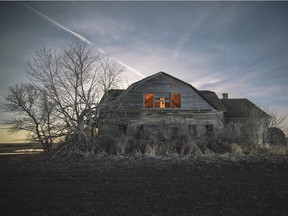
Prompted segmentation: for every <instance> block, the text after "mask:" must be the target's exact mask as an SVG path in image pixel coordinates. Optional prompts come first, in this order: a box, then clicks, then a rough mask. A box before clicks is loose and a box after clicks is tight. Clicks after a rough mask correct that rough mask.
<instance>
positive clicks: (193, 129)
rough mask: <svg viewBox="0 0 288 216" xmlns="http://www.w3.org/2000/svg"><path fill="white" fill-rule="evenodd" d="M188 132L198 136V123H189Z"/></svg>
mask: <svg viewBox="0 0 288 216" xmlns="http://www.w3.org/2000/svg"><path fill="white" fill-rule="evenodd" d="M188 133H189V136H191V137H195V136H197V125H188Z"/></svg>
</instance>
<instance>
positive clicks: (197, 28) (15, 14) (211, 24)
mask: <svg viewBox="0 0 288 216" xmlns="http://www.w3.org/2000/svg"><path fill="white" fill-rule="evenodd" d="M27 6H28V7H27ZM37 12H38V13H37ZM40 13H41V14H42V15H40ZM43 15H45V16H46V17H44V16H43ZM49 19H52V20H53V21H54V23H53V21H51V20H49ZM287 23H288V2H213V1H212V2H179V1H177V2H0V26H1V28H0V77H1V79H0V91H1V93H4V92H5V90H6V89H7V88H8V87H9V86H10V85H13V84H15V83H19V82H23V81H25V80H27V78H26V74H25V70H26V68H27V64H26V63H27V61H29V60H31V57H32V56H33V53H34V52H35V51H37V50H39V49H40V48H42V47H43V46H46V47H55V48H61V47H62V46H63V44H65V43H67V42H69V41H70V40H71V38H72V34H71V32H74V33H77V34H79V35H80V36H82V37H84V38H86V39H87V40H88V41H90V42H91V43H93V44H94V45H95V46H96V47H98V48H100V49H101V50H103V51H105V52H106V53H107V54H108V55H110V56H112V57H115V58H117V59H119V60H121V61H122V62H123V63H125V64H126V65H128V66H130V67H132V68H133V69H134V70H135V71H138V72H139V73H141V74H142V75H143V76H149V75H152V74H154V73H156V72H159V71H164V72H166V73H169V74H171V75H173V76H176V77H177V78H179V79H182V80H184V81H186V82H188V83H190V84H192V85H193V86H194V87H196V88H198V89H200V90H212V91H215V92H216V93H217V94H218V96H219V97H221V94H222V93H223V92H228V93H229V97H230V98H248V99H250V100H251V101H252V102H254V103H256V104H257V105H259V106H270V107H272V108H277V109H278V110H279V111H280V112H281V113H283V114H285V115H288V96H287V93H288V85H287V83H288V25H287ZM64 28H66V30H65V29H64ZM69 31H70V32H69ZM135 71H134V72H133V71H131V70H128V69H127V71H126V73H125V75H126V76H127V77H128V81H129V83H130V84H131V83H132V82H134V81H137V80H139V79H141V78H143V76H140V75H139V74H137V72H135ZM5 115H6V114H3V113H1V115H0V119H4V118H5Z"/></svg>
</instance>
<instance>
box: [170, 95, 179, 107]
mask: <svg viewBox="0 0 288 216" xmlns="http://www.w3.org/2000/svg"><path fill="white" fill-rule="evenodd" d="M171 103H172V108H180V107H181V95H180V94H171Z"/></svg>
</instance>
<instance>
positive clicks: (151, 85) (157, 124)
mask: <svg viewBox="0 0 288 216" xmlns="http://www.w3.org/2000/svg"><path fill="white" fill-rule="evenodd" d="M147 93H152V94H153V95H154V97H164V98H169V95H170V94H173V93H175V94H176V93H177V94H181V108H144V94H147ZM112 107H113V108H112V109H110V110H112V112H109V114H108V116H106V119H105V121H106V126H108V127H109V129H108V130H106V132H107V133H108V134H109V135H111V134H113V135H116V136H117V135H119V132H120V131H123V128H125V135H128V136H134V135H135V134H137V132H138V131H139V128H141V130H143V131H144V132H145V133H149V131H151V130H152V131H153V130H158V129H161V131H166V132H167V134H169V133H171V131H173V130H177V133H178V134H183V135H184V134H189V127H190V128H191V127H193V128H194V129H197V136H201V135H203V134H205V132H206V131H205V127H206V126H209V125H210V126H211V125H213V129H214V131H215V130H217V129H221V128H223V112H222V111H219V110H216V108H215V107H213V106H212V105H211V104H210V103H209V102H208V101H206V99H204V98H203V97H202V96H201V95H200V94H199V93H198V91H197V90H196V89H194V88H193V87H192V86H190V85H189V84H187V83H185V82H182V81H180V80H178V79H176V78H173V77H171V76H169V75H167V74H165V73H158V74H156V75H155V76H151V77H149V78H147V79H143V80H142V81H139V82H137V83H135V84H132V85H131V86H130V87H129V88H128V89H127V90H126V91H124V92H123V93H122V94H121V95H119V96H118V97H117V98H116V99H115V100H114V102H113V106H112ZM108 127H106V129H107V128H108ZM157 128H158V129H157ZM103 131H105V130H103ZM120 133H121V132H120Z"/></svg>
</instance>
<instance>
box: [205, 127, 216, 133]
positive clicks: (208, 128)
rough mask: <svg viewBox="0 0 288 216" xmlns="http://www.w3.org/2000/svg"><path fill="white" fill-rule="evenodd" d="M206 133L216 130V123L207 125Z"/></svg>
mask: <svg viewBox="0 0 288 216" xmlns="http://www.w3.org/2000/svg"><path fill="white" fill-rule="evenodd" d="M205 129H206V134H212V133H213V132H214V125H205Z"/></svg>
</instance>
